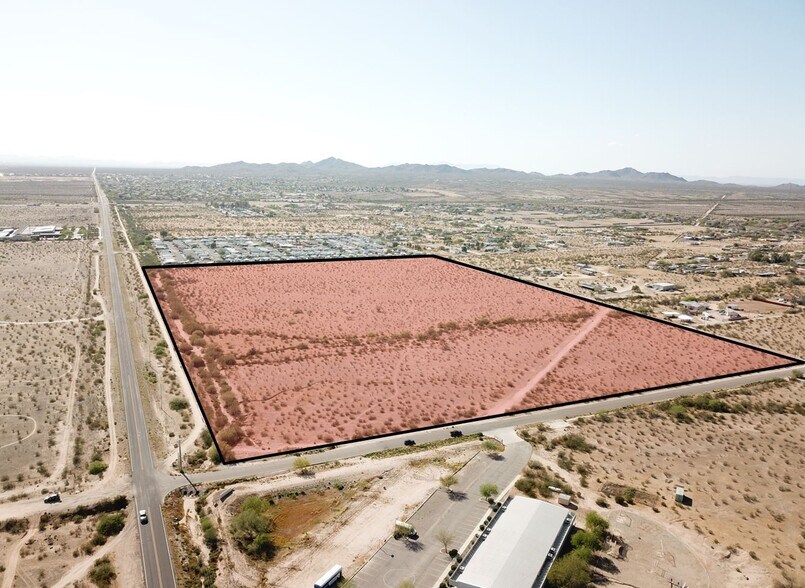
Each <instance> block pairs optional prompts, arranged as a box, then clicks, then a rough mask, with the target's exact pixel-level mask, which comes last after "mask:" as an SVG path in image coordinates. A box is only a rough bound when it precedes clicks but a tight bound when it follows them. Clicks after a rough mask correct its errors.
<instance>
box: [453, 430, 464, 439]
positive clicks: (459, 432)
mask: <svg viewBox="0 0 805 588" xmlns="http://www.w3.org/2000/svg"><path fill="white" fill-rule="evenodd" d="M450 436H451V437H463V436H464V433H462V432H461V431H459V430H458V429H453V430H452V431H450Z"/></svg>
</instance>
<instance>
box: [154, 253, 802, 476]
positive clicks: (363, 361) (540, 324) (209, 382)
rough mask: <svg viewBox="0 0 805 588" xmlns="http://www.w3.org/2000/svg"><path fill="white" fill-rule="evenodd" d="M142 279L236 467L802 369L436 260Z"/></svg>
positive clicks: (162, 273)
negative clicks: (304, 451)
mask: <svg viewBox="0 0 805 588" xmlns="http://www.w3.org/2000/svg"><path fill="white" fill-rule="evenodd" d="M146 273H147V275H148V277H149V280H150V282H151V284H152V287H153V289H154V292H155V295H156V297H157V300H158V302H159V304H160V305H161V308H162V310H163V312H164V314H165V316H166V318H167V321H168V323H169V326H170V329H171V332H172V334H173V336H174V339H175V341H176V343H177V345H178V348H179V351H180V353H181V355H182V358H183V361H184V363H185V366H186V367H187V369H188V371H189V373H190V377H191V380H192V381H193V384H194V386H195V388H196V392H197V394H198V396H199V399H200V401H201V404H202V407H203V409H204V411H205V413H206V415H207V418H208V420H209V422H210V423H211V426H212V429H213V432H214V434H215V436H216V440H217V441H218V443H219V445H220V446H221V449H222V452H223V453H224V457H225V458H226V459H228V460H232V459H241V458H247V457H252V456H258V455H264V454H270V453H278V452H284V451H292V450H298V449H301V448H305V447H310V446H316V445H322V444H331V443H337V442H343V441H347V440H353V439H359V438H365V437H369V436H374V435H382V434H388V433H393V432H399V431H403V430H410V429H418V428H423V427H428V426H434V425H439V424H444V423H452V422H459V421H462V420H467V419H472V418H478V417H484V416H491V415H499V414H505V413H509V412H515V411H518V410H527V409H532V408H537V407H542V406H549V405H554V404H560V403H565V402H571V401H577V400H583V399H588V398H592V397H600V396H606V395H611V394H617V393H622V392H627V391H634V390H641V389H645V388H649V387H656V386H663V385H669V384H672V383H678V382H680V381H690V380H697V379H704V378H711V377H717V376H723V375H727V374H733V373H738V372H744V371H750V370H757V369H764V368H770V367H776V366H781V365H786V364H790V363H791V361H790V360H788V359H785V358H781V357H778V356H775V355H772V354H767V353H763V352H760V351H756V350H753V349H750V348H747V347H743V346H740V345H736V344H732V343H729V342H725V341H722V340H719V339H715V338H712V337H707V336H704V335H700V334H697V333H694V332H691V331H688V330H684V329H680V328H677V327H674V326H672V325H668V324H664V323H659V322H656V321H650V320H647V319H644V318H640V317H635V316H633V315H629V314H626V313H623V312H620V311H616V310H612V309H609V308H607V307H603V306H600V305H597V304H595V303H593V302H589V301H585V300H580V299H577V298H573V297H571V296H566V295H563V294H560V293H555V292H552V291H549V290H546V289H543V288H538V287H535V286H532V285H529V284H523V283H520V282H517V281H514V280H509V279H506V278H503V277H499V276H495V275H492V274H489V273H486V272H482V271H479V270H476V269H474V268H470V267H466V266H462V265H459V264H455V263H451V262H449V261H447V260H444V259H440V258H435V257H413V258H398V259H383V260H364V261H334V262H314V263H290V264H258V265H255V264H250V265H221V266H207V267H203V266H198V267H184V268H183V267H171V268H164V269H163V268H150V269H148V270H147V272H146ZM613 362H614V365H615V366H616V368H617V369H614V370H613V369H612V366H613ZM581 370H583V371H581ZM680 374H683V375H682V376H680ZM584 379H589V380H590V381H592V382H594V385H584V384H582V383H581V382H583V381H585V380H584Z"/></svg>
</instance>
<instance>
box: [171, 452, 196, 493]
mask: <svg viewBox="0 0 805 588" xmlns="http://www.w3.org/2000/svg"><path fill="white" fill-rule="evenodd" d="M176 446H177V447H178V448H179V473H180V474H182V475H183V476H184V479H185V480H187V483H188V484H190V485H191V486H192V487H193V491H194V492H195V493H196V494H199V490H198V488H197V487H196V485H195V484H194V483H193V481H192V480H191V479H190V478H188V477H187V474H186V473H185V471H184V468H183V467H182V444H181V442H179V443H177V444H176Z"/></svg>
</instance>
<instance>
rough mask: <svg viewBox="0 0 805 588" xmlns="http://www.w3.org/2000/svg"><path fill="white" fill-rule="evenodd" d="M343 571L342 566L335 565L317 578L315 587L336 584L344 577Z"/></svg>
mask: <svg viewBox="0 0 805 588" xmlns="http://www.w3.org/2000/svg"><path fill="white" fill-rule="evenodd" d="M342 571H343V570H342V569H341V566H339V565H335V566H333V567H332V568H330V570H329V571H328V572H327V573H326V574H324V575H323V576H322V577H321V578H319V579H318V580H316V583H315V584H313V588H330V587H331V586H335V585H336V584H337V583H338V581H339V580H340V579H341V578H342Z"/></svg>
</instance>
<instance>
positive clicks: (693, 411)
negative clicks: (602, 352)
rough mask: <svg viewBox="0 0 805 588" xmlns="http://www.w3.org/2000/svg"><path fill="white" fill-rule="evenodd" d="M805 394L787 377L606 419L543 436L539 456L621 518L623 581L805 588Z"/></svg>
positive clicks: (617, 526)
mask: <svg viewBox="0 0 805 588" xmlns="http://www.w3.org/2000/svg"><path fill="white" fill-rule="evenodd" d="M803 394H805V381H802V380H799V381H790V380H780V381H773V382H767V383H763V384H756V385H752V386H746V387H743V388H739V389H733V390H724V391H719V392H714V393H712V394H708V395H701V396H694V397H684V398H680V399H677V400H674V401H670V402H663V403H659V404H656V405H648V406H644V407H634V408H628V409H622V410H618V411H612V412H608V413H602V414H599V415H596V416H593V417H587V418H581V419H576V421H575V425H572V426H571V427H569V428H567V429H564V430H562V431H556V432H548V431H540V432H533V431H532V433H533V435H534V436H535V437H539V438H541V439H542V446H538V447H537V452H536V455H537V457H538V458H539V459H540V460H542V461H545V462H547V463H549V464H551V465H553V466H554V467H555V468H556V469H557V470H559V471H561V472H562V475H563V476H565V477H566V478H567V479H569V480H570V481H571V483H572V484H573V486H574V488H579V491H580V493H581V495H582V500H581V503H582V505H583V506H584V507H586V508H592V509H596V510H599V511H601V510H602V509H601V507H602V506H603V507H604V509H605V510H604V512H603V513H602V514H604V515H605V516H607V515H606V512H607V511H606V508H607V506H608V507H609V508H612V509H613V510H615V511H616V512H613V513H612V514H611V515H609V520H610V522H611V523H612V524H613V528H612V530H613V531H615V532H616V533H617V534H618V535H620V536H622V537H623V538H624V539H625V541H626V543H627V545H628V552H627V555H626V558H625V559H619V560H616V561H615V564H616V566H615V568H613V569H610V570H608V571H606V570H605V571H606V575H607V576H609V577H611V578H613V579H614V580H615V581H617V582H626V583H628V584H632V585H639V586H658V587H659V586H668V585H669V582H670V580H671V579H674V580H676V581H677V582H682V581H684V582H688V584H689V585H691V586H713V587H715V586H735V585H741V586H747V587H752V588H754V587H761V586H770V585H772V583H773V581H774V580H781V581H782V580H783V579H784V578H785V577H788V578H789V579H791V580H792V581H796V580H799V582H801V581H802V580H803V579H805V566H803V564H802V562H803V559H802V555H803V552H805V542H803V539H804V537H803V536H802V532H803V531H802V530H803V528H805V527H803V525H804V524H805V513H804V512H803V509H802V501H803V484H802V472H803V468H804V467H805V461H804V460H803V455H805V445H803V444H804V443H805V436H804V432H805V407H804V406H803V404H802V398H803ZM678 486H681V487H682V488H684V491H685V494H686V497H687V499H686V500H685V502H684V503H682V504H680V503H677V502H675V500H674V492H675V489H676V488H677V487H678ZM613 502H618V503H619V505H616V504H613ZM623 507H625V509H624V508H623ZM782 585H785V586H789V585H790V586H798V585H800V584H797V583H792V584H782Z"/></svg>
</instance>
